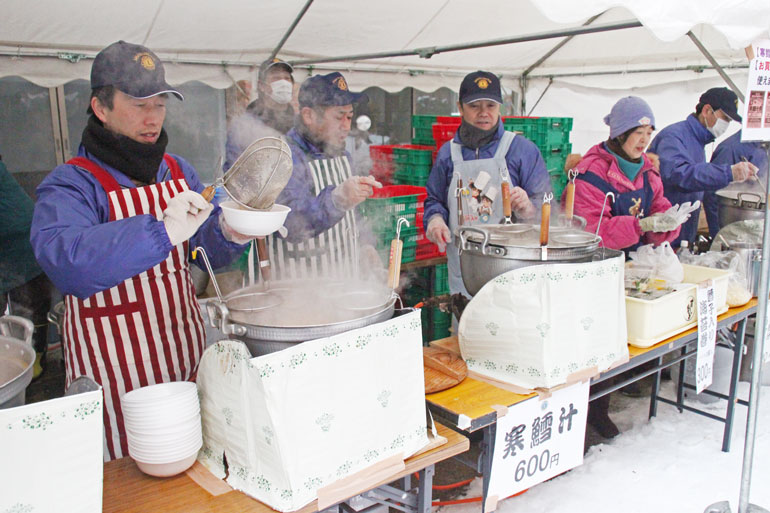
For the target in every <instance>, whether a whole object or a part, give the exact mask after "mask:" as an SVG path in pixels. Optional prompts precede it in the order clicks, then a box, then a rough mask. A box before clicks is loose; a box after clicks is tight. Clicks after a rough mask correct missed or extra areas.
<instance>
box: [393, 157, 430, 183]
mask: <svg viewBox="0 0 770 513" xmlns="http://www.w3.org/2000/svg"><path fill="white" fill-rule="evenodd" d="M432 165H433V149H432V148H398V147H396V148H393V167H394V169H395V171H394V172H393V183H395V184H400V185H417V186H420V187H425V184H426V183H427V182H428V175H430V168H431V166H432Z"/></svg>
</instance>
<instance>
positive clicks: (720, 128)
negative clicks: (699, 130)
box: [708, 114, 730, 137]
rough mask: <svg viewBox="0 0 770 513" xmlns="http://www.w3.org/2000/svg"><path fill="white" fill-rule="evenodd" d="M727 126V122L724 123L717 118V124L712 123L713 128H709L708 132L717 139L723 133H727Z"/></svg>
mask: <svg viewBox="0 0 770 513" xmlns="http://www.w3.org/2000/svg"><path fill="white" fill-rule="evenodd" d="M715 115H716V114H715ZM729 126H730V122H729V121H725V120H724V119H722V118H720V117H717V122H716V123H714V126H711V127H709V129H708V131H709V132H711V133H712V134H713V135H714V137H719V136H720V135H722V134H723V133H725V132H727V128H728V127H729Z"/></svg>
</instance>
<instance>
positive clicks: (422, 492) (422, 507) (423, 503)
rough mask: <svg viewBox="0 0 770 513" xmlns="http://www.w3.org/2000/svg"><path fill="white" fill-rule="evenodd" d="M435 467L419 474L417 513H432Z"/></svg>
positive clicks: (430, 467) (429, 467) (431, 466)
mask: <svg viewBox="0 0 770 513" xmlns="http://www.w3.org/2000/svg"><path fill="white" fill-rule="evenodd" d="M434 472H435V468H434V467H433V465H430V466H428V467H425V468H424V469H423V470H421V471H420V472H419V474H420V483H419V485H418V487H417V513H430V511H431V508H432V507H433V474H434Z"/></svg>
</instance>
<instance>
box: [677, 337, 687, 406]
mask: <svg viewBox="0 0 770 513" xmlns="http://www.w3.org/2000/svg"><path fill="white" fill-rule="evenodd" d="M686 353H687V346H684V347H683V348H682V355H684V354H686ZM685 363H687V358H685V359H684V360H682V361H681V362H679V379H678V380H677V384H676V408H677V409H678V410H679V413H682V412H683V411H684V408H682V405H684V367H685Z"/></svg>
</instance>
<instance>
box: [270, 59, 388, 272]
mask: <svg viewBox="0 0 770 513" xmlns="http://www.w3.org/2000/svg"><path fill="white" fill-rule="evenodd" d="M366 101H368V98H367V96H366V95H365V94H363V93H354V92H351V91H350V90H349V89H348V84H347V82H346V81H345V77H343V76H342V74H340V73H337V72H334V73H329V74H327V75H314V76H312V77H310V78H308V79H307V80H305V82H303V83H302V86H301V87H300V90H299V113H298V115H297V117H296V119H295V124H294V128H292V129H291V130H290V131H289V133H288V134H286V137H287V140H288V142H289V146H290V148H291V152H292V160H293V164H294V169H293V171H292V174H291V178H290V179H289V183H288V184H287V185H286V187H285V188H284V189H283V191H282V192H281V194H280V195H279V196H278V198H277V199H276V203H280V204H282V205H287V206H289V207H291V209H292V211H291V212H290V213H289V216H288V217H287V219H286V223H285V227H286V229H287V231H288V235H287V236H286V238H285V239H284V238H279V237H273V239H272V240H271V244H270V261H271V265H272V266H273V268H274V269H275V271H276V274H277V275H278V276H280V277H283V278H293V279H297V278H314V277H319V276H340V277H342V276H351V275H352V274H353V273H354V272H355V271H356V270H357V269H360V268H362V266H361V265H360V260H362V259H363V260H364V261H365V262H366V264H372V263H377V262H379V256H378V255H377V252H376V251H375V249H374V247H373V246H372V245H370V244H366V243H363V244H362V242H361V240H360V235H361V234H362V232H361V226H360V223H359V222H358V221H357V219H356V216H355V213H354V207H355V206H356V205H358V204H359V203H361V202H362V201H364V200H365V199H366V198H368V197H369V196H371V195H372V193H373V188H374V187H382V185H381V184H380V183H379V182H377V181H376V180H375V179H374V178H373V177H372V176H354V175H353V174H352V171H351V165H350V161H349V155H348V154H347V152H346V151H345V139H346V138H347V136H348V134H349V133H350V126H351V122H352V120H353V105H354V104H357V103H362V102H366ZM394 235H395V234H394ZM379 267H382V264H381V263H380V264H379Z"/></svg>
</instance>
